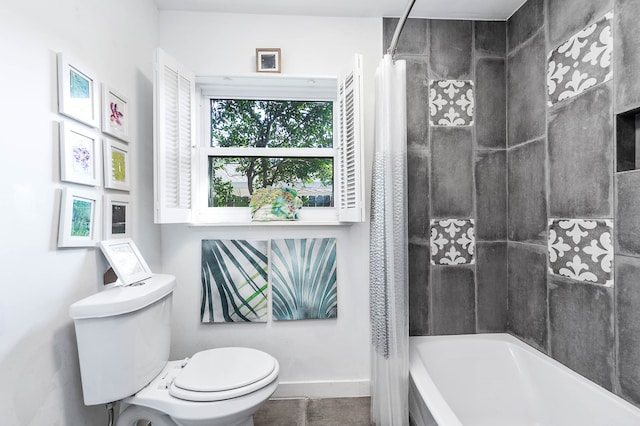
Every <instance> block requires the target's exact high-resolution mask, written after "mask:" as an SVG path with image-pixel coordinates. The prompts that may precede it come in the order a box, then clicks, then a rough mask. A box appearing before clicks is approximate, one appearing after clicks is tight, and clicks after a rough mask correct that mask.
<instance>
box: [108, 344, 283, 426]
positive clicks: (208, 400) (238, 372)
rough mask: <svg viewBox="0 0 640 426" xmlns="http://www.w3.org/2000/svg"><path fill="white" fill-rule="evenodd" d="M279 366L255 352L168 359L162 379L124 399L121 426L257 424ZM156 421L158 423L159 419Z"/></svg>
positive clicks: (222, 351) (242, 350) (220, 352)
mask: <svg viewBox="0 0 640 426" xmlns="http://www.w3.org/2000/svg"><path fill="white" fill-rule="evenodd" d="M278 373H279V365H278V362H277V361H276V360H275V358H273V357H272V356H270V355H269V354H266V353H264V352H262V351H258V350H255V349H250V348H237V347H232V348H219V349H210V350H206V351H202V352H198V353H197V354H195V355H194V356H193V357H192V358H191V359H187V360H183V361H169V362H168V363H167V365H166V366H165V368H164V369H163V370H162V371H161V372H160V374H158V376H157V377H156V378H155V379H154V380H153V381H152V382H151V383H149V384H148V385H147V386H145V387H144V388H143V389H141V390H140V391H139V392H138V393H136V394H135V395H133V396H131V397H129V398H125V399H124V400H122V404H123V407H126V409H125V410H124V411H123V412H122V413H121V415H120V416H119V418H118V422H117V423H116V426H134V425H136V423H137V421H138V420H149V421H151V422H152V425H153V426H156V425H158V424H159V425H163V426H175V425H176V424H177V425H180V426H252V425H253V421H252V420H251V416H252V415H253V413H254V412H255V411H256V410H257V409H258V407H259V406H260V405H261V404H262V403H263V402H264V401H266V400H267V399H268V398H269V397H270V396H271V395H272V394H273V392H274V391H275V390H276V388H277V386H278ZM154 419H155V421H154Z"/></svg>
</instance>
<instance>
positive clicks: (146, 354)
mask: <svg viewBox="0 0 640 426" xmlns="http://www.w3.org/2000/svg"><path fill="white" fill-rule="evenodd" d="M175 287H176V279H175V277H173V276H171V275H160V274H157V275H153V276H152V277H151V278H149V279H146V280H144V281H143V282H142V283H138V284H133V285H131V286H126V287H113V288H110V289H107V290H104V291H101V292H99V293H96V294H94V295H91V296H89V297H87V298H85V299H82V300H80V301H78V302H76V303H74V304H73V305H71V307H70V308H69V315H70V316H71V318H73V321H74V324H75V329H76V339H77V344H78V358H79V360H80V375H81V377H82V393H83V395H84V403H85V404H86V405H95V404H105V403H109V402H113V401H118V400H120V399H122V398H126V397H128V396H131V395H133V394H134V393H136V392H138V391H139V390H140V389H142V388H143V387H145V386H146V385H147V384H148V383H149V382H150V381H151V380H152V379H153V378H154V377H155V376H156V375H158V373H159V372H160V371H161V370H162V369H163V368H164V366H165V365H166V363H167V361H168V360H169V348H170V344H171V304H172V293H173V290H174V288H175Z"/></svg>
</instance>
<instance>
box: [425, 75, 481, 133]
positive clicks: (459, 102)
mask: <svg viewBox="0 0 640 426" xmlns="http://www.w3.org/2000/svg"><path fill="white" fill-rule="evenodd" d="M474 106H475V100H474V95H473V81H469V80H431V81H430V82H429V112H430V113H429V123H430V124H431V125H432V126H471V125H472V124H473V110H474Z"/></svg>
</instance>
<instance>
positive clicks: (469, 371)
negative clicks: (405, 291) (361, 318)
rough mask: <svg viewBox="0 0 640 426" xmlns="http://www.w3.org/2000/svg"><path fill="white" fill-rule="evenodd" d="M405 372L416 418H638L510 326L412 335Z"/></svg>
mask: <svg viewBox="0 0 640 426" xmlns="http://www.w3.org/2000/svg"><path fill="white" fill-rule="evenodd" d="M639 368H640V366H639ZM409 372H410V381H409V382H410V384H409V386H410V390H409V407H410V408H409V412H410V414H411V418H412V421H413V422H414V423H415V424H416V425H418V426H423V425H429V426H431V425H439V426H460V425H464V426H489V425H490V426H524V425H531V426H533V425H536V426H552V425H553V426H638V425H640V409H638V408H636V407H635V406H633V405H632V404H629V403H628V402H626V401H624V400H623V399H621V398H619V397H618V396H616V395H614V394H612V393H611V392H608V391H607V390H605V389H604V388H602V387H600V386H598V385H596V384H594V383H593V382H591V381H589V380H587V379H585V378H584V377H582V376H580V375H578V374H576V373H575V372H573V371H571V370H570V369H568V368H567V367H565V366H563V365H562V364H560V363H559V362H557V361H555V360H553V359H551V358H550V357H548V356H546V355H544V354H542V353H541V352H539V351H537V350H535V349H533V348H531V347H530V346H528V345H526V344H524V343H522V342H521V341H519V340H518V339H516V338H514V337H512V336H510V335H507V334H477V335H464V336H436V337H411V338H410V344H409Z"/></svg>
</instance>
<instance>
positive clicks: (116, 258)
mask: <svg viewBox="0 0 640 426" xmlns="http://www.w3.org/2000/svg"><path fill="white" fill-rule="evenodd" d="M98 247H100V250H102V253H103V254H104V256H105V257H106V258H107V261H108V262H109V264H110V265H111V267H112V268H113V270H114V271H115V272H116V275H117V276H118V279H119V280H120V284H121V285H130V284H134V283H137V282H140V281H142V280H146V279H147V278H151V276H152V275H153V273H152V272H151V269H149V265H147V262H145V260H144V258H143V257H142V254H140V251H139V250H138V247H136V244H135V243H134V242H133V240H132V239H130V238H121V239H113V240H104V241H100V242H99V243H98Z"/></svg>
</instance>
